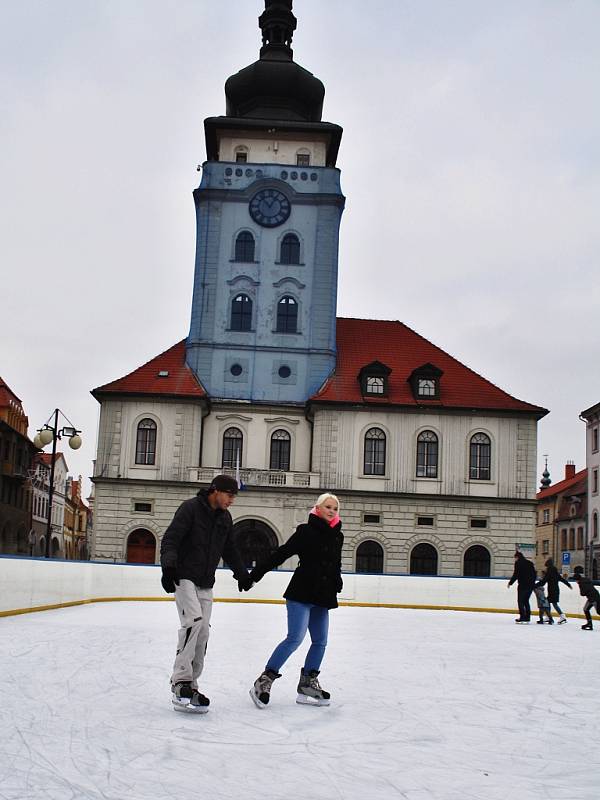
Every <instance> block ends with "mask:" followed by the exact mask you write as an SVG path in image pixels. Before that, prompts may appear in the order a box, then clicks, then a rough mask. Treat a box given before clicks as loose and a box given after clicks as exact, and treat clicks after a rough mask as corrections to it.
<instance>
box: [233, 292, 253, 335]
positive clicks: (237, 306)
mask: <svg viewBox="0 0 600 800" xmlns="http://www.w3.org/2000/svg"><path fill="white" fill-rule="evenodd" d="M230 327H231V330H232V331H249V330H251V328H252V300H251V299H250V298H249V297H248V295H247V294H238V295H237V296H236V297H234V298H233V300H232V301H231V325H230Z"/></svg>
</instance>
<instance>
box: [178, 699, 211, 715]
mask: <svg viewBox="0 0 600 800" xmlns="http://www.w3.org/2000/svg"><path fill="white" fill-rule="evenodd" d="M171 702H172V703H173V708H174V709H175V711H183V713H184V714H207V713H208V706H193V705H192V704H191V703H181V702H179V700H172V701H171Z"/></svg>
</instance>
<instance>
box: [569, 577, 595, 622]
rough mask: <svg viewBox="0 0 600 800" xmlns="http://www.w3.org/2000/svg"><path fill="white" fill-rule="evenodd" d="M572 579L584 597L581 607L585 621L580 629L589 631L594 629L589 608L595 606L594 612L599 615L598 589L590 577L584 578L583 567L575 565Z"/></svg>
mask: <svg viewBox="0 0 600 800" xmlns="http://www.w3.org/2000/svg"><path fill="white" fill-rule="evenodd" d="M573 579H574V580H575V581H576V582H577V585H578V586H579V594H580V595H581V596H582V597H585V599H586V600H585V605H584V607H583V613H584V614H585V618H586V620H587V622H586V623H585V625H582V626H581V630H583V631H591V630H593V629H594V625H593V623H592V615H591V610H592V608H594V606H595V607H596V614H598V615H600V593H599V592H598V589H596V586H595V585H594V581H592V579H591V578H586V576H585V575H584V574H583V567H575V574H574V575H573Z"/></svg>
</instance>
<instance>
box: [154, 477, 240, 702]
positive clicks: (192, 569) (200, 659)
mask: <svg viewBox="0 0 600 800" xmlns="http://www.w3.org/2000/svg"><path fill="white" fill-rule="evenodd" d="M237 491H238V485H237V482H236V481H235V480H234V479H233V478H231V477H229V475H217V476H216V478H214V479H213V481H212V483H211V484H210V486H209V487H208V489H207V490H201V491H199V492H198V494H197V496H196V497H192V498H191V499H190V500H186V501H185V502H184V503H182V504H181V505H180V506H179V508H178V509H177V511H176V512H175V516H174V517H173V521H172V522H171V524H170V525H169V527H168V528H167V530H166V531H165V535H164V536H163V539H162V543H161V547H160V563H161V566H162V579H161V583H162V585H163V589H164V590H165V592H169V593H171V592H175V603H176V605H177V613H178V614H179V622H180V628H179V634H178V641H177V654H176V656H175V663H174V665H173V674H172V676H171V691H172V692H173V697H172V700H173V706H174V707H175V710H176V711H190V712H194V713H206V712H207V711H208V706H209V702H210V701H209V699H208V697H205V696H204V695H203V694H201V693H200V692H199V691H198V678H199V677H200V674H201V673H202V668H203V666H204V655H205V652H206V643H207V642H208V634H209V623H210V615H211V611H212V601H213V593H212V587H213V586H214V583H215V570H216V568H217V566H218V565H219V561H220V560H221V558H223V560H224V561H225V562H226V563H227V564H228V565H229V567H230V568H231V569H232V571H233V574H234V577H235V578H237V581H238V586H239V589H240V591H242V590H248V589H249V588H250V587H251V586H252V582H251V581H250V578H249V577H248V573H247V570H246V568H245V566H244V564H243V562H242V559H241V557H240V555H239V553H238V551H237V549H236V547H235V545H234V542H233V523H232V520H231V514H230V513H229V511H228V510H227V509H228V508H229V506H230V505H231V504H232V503H233V501H234V499H235V496H236V494H237Z"/></svg>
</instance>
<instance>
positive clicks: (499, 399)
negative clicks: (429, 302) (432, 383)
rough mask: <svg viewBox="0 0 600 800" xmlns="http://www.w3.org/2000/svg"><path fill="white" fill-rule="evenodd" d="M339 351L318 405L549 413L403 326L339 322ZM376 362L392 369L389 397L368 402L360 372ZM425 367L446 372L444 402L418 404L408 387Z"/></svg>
mask: <svg viewBox="0 0 600 800" xmlns="http://www.w3.org/2000/svg"><path fill="white" fill-rule="evenodd" d="M337 349H338V354H337V366H336V369H335V372H334V373H333V375H332V376H331V377H330V378H329V379H328V380H327V382H326V383H325V385H324V386H323V388H322V389H321V390H320V391H319V392H317V394H316V395H314V396H313V397H312V400H313V401H318V402H332V403H353V404H354V403H360V404H363V405H382V404H383V405H400V406H415V407H428V406H430V407H434V408H435V407H439V408H462V409H475V410H480V409H481V410H494V411H516V412H528V413H530V414H533V415H535V416H537V417H540V418H541V417H543V416H545V414H547V413H548V412H547V410H546V409H545V408H541V407H540V406H535V405H532V404H531V403H525V402H524V401H522V400H518V399H517V398H515V397H512V396H511V395H509V394H507V393H506V392H504V391H502V389H499V388H498V387H497V386H495V385H494V384H493V383H490V381H488V380H486V379H485V378H482V377H481V375H478V374H477V373H476V372H473V370H471V369H469V368H468V367H466V366H465V365H464V364H461V363H460V361H457V360H456V359H455V358H453V357H452V356H450V355H448V353H446V352H444V350H441V349H440V348H439V347H437V346H436V345H434V344H432V343H431V342H430V341H428V340H427V339H425V338H423V337H422V336H420V335H419V334H418V333H416V332H415V331H413V330H412V329H411V328H409V327H408V326H406V325H404V324H403V323H402V322H396V321H393V320H375V319H347V318H338V320H337ZM373 361H381V362H383V363H384V364H386V365H387V366H388V367H390V368H391V370H392V372H391V374H390V376H389V387H388V388H389V390H388V394H387V396H385V397H363V395H362V393H361V389H360V384H359V381H358V373H359V371H360V369H361V368H362V367H364V366H366V365H367V364H369V363H371V362H373ZM425 364H433V365H435V366H436V367H439V369H441V370H443V373H444V374H443V375H442V377H441V379H440V396H439V398H438V399H431V400H427V399H424V398H419V400H416V399H415V397H414V395H413V393H412V390H411V386H410V384H409V383H408V378H409V376H410V375H411V373H412V372H413V371H414V370H415V369H418V368H419V367H421V366H423V365H425Z"/></svg>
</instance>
